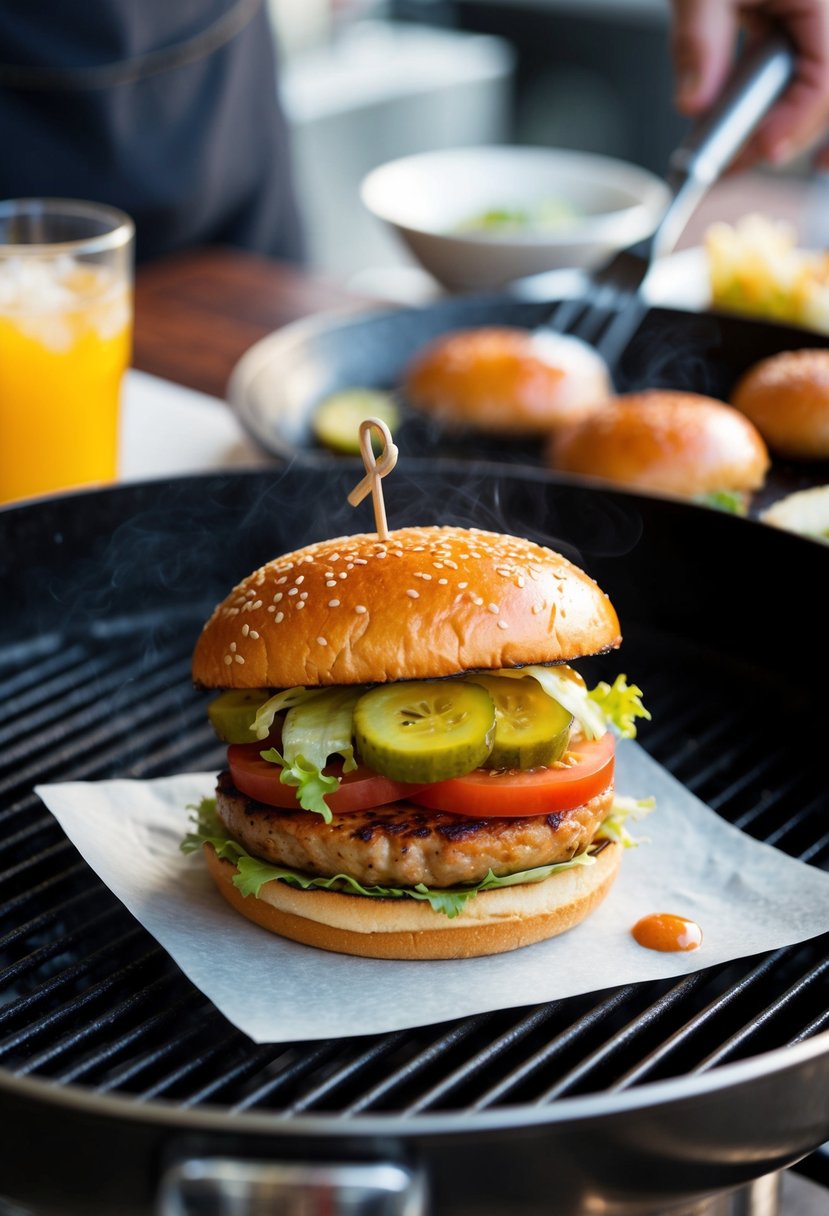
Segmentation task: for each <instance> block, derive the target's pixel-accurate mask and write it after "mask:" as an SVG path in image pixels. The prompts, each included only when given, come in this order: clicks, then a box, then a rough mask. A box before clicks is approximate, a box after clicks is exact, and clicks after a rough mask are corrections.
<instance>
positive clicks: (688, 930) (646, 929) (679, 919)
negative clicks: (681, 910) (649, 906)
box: [631, 912, 702, 952]
mask: <svg viewBox="0 0 829 1216" xmlns="http://www.w3.org/2000/svg"><path fill="white" fill-rule="evenodd" d="M631 933H632V934H633V937H634V939H635V941H637V942H638V944H639V945H640V946H644V947H645V949H646V950H662V951H664V952H669V951H674V950H696V949H698V948H699V946H701V945H702V929H700V927H699V925H698V924H697V923H696V921H693V920H686V918H685V917H684V916H674V915H673V913H672V912H652V913H651V915H650V916H643V917H642V919H641V920H638V921H637V922H636V924H635V925H634V926H633V928H632V929H631Z"/></svg>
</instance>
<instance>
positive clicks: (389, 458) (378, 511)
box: [348, 418, 398, 540]
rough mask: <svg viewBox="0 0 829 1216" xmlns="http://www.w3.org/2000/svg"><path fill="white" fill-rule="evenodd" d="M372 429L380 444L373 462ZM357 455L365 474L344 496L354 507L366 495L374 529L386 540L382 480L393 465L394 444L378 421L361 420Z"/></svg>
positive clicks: (395, 452)
mask: <svg viewBox="0 0 829 1216" xmlns="http://www.w3.org/2000/svg"><path fill="white" fill-rule="evenodd" d="M372 430H375V431H379V433H380V439H381V441H382V448H381V450H380V459H379V460H378V459H376V457H375V455H374V449H373V448H372V446H371V432H372ZM360 455H361V456H362V458H363V464H364V465H365V469H366V475H365V477H364V478H363V480H362V481H361V482H360V484H359V485H357V486H355V487H354V489H353V490H352V491H351V493H350V494H349V496H348V501H349V503H350V504H351V506H352V507H356V506H358V505H359V504H360V503H361V502H362V501H363V499H364V498H366V497H367V496H368V495H369V494H370V495H371V497H372V501H373V504H374V526H375V528H376V529H377V535H378V536H379V537H380V540H388V539H389V528H388V524H387V523H386V504H385V503H384V502H383V486H382V484H381V481H382V478H384V477H385V476H386V474H387V473H390V472H391V471H392V469H393V468H394V466H395V465H396V464H397V455H398V452H397V445H396V444H395V443H394V441H393V440H392V437H391V431H390V430H389V428H388V427H387V426H386V424H385V422H383V421H382V419H380V418H364V419H363V421H362V422H361V423H360Z"/></svg>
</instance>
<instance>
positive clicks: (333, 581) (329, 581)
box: [325, 578, 337, 587]
mask: <svg viewBox="0 0 829 1216" xmlns="http://www.w3.org/2000/svg"><path fill="white" fill-rule="evenodd" d="M325 585H326V587H336V585H337V580H336V579H335V578H328V579H326V580H325Z"/></svg>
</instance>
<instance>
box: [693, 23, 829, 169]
mask: <svg viewBox="0 0 829 1216" xmlns="http://www.w3.org/2000/svg"><path fill="white" fill-rule="evenodd" d="M672 4H673V24H672V31H671V54H672V57H673V63H674V72H675V75H676V94H675V103H676V106H677V109H679V110H680V111H681V112H682V113H683V114H689V115H693V116H696V115H699V114H703V113H704V112H705V111H706V110H707V109H708V107H709V106H710V105H711V103H712V102H713V101H714V100H715V99H716V97H717V96H718V95H719V93H720V91H721V89H722V87H723V85H724V84H725V81H726V79H727V77H728V74H729V70H730V68H731V65H732V61H733V56H734V49H735V44H736V40H737V34H738V31H739V30H740V29H741V28H743V29H746V30H747V31H748V34H749V37H750V38H761V37H762V36H763V34H764V32H765V31H767V30H768V28H769V27H770V26H774V27H776V28H778V29H781V30H783V31H784V32H785V33H786V34H787V35H788V37H789V38H790V40H791V42H792V45H793V47H794V51H795V75H794V78H793V80H792V82H791V84H790V85H789V87H788V89H787V90H786V92H785V93H784V95H783V96H782V97H781V98H780V100H779V101H778V102H777V104H776V105H775V106H773V108H772V109H771V110H770V112H769V113H768V115H767V116H766V117H765V119H763V121H762V122H761V124H760V125H759V126H758V128H757V130H756V131H755V133H754V135H753V136H752V137H751V139H750V140H749V141H748V143H747V144H746V146H745V148H744V149H743V150H742V152H741V153H740V155H739V156H738V158H737V160H736V161H735V166H734V167H736V168H740V169H744V168H747V167H748V166H749V165H752V164H756V163H757V162H758V161H770V162H771V163H772V164H778V163H780V162H781V161H785V160H789V159H790V158H791V157H792V156H794V155H796V154H797V153H798V152H801V151H803V150H804V149H805V148H808V147H811V146H812V145H813V144H815V143H820V141H821V137H823V138H824V140H825V139H829V0H672ZM816 159H817V162H818V164H819V165H820V166H821V167H822V168H829V146H823V147H821V150H820V152H819V153H818V155H817V158H816Z"/></svg>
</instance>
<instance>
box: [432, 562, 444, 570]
mask: <svg viewBox="0 0 829 1216" xmlns="http://www.w3.org/2000/svg"><path fill="white" fill-rule="evenodd" d="M432 565H433V566H434V568H435V569H436V570H442V569H443V562H432Z"/></svg>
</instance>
